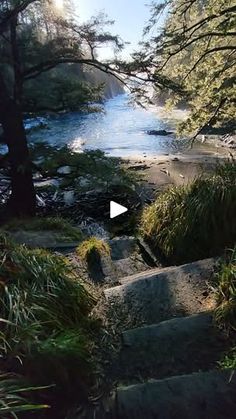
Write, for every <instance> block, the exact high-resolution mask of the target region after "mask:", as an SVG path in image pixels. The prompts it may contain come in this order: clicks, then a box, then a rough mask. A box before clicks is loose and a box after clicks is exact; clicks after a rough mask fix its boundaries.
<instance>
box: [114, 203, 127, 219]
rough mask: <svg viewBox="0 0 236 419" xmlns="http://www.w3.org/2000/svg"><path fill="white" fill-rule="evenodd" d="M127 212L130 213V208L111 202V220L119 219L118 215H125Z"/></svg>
mask: <svg viewBox="0 0 236 419" xmlns="http://www.w3.org/2000/svg"><path fill="white" fill-rule="evenodd" d="M126 211H128V208H126V207H123V205H120V204H117V202H114V201H110V218H115V217H118V215H121V214H124V212H126Z"/></svg>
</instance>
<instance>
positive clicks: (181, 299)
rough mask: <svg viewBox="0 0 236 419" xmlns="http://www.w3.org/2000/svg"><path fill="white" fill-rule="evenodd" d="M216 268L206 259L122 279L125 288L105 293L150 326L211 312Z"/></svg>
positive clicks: (109, 290) (114, 302) (121, 287)
mask: <svg viewBox="0 0 236 419" xmlns="http://www.w3.org/2000/svg"><path fill="white" fill-rule="evenodd" d="M214 265H215V260H214V259H205V260H200V261H197V262H193V263H188V264H186V265H181V266H175V267H170V268H164V269H159V268H157V269H150V270H148V271H145V272H143V273H139V274H135V275H132V276H129V277H126V278H123V279H121V280H120V282H121V285H119V286H116V287H113V288H108V289H106V290H105V291H104V293H105V297H106V299H107V300H108V302H109V303H110V304H111V305H112V304H116V305H117V304H119V305H120V306H122V308H123V309H124V310H127V312H129V314H130V315H131V316H133V317H134V318H137V317H138V318H140V321H142V322H145V323H147V324H152V323H158V322H160V321H162V320H167V319H170V318H171V317H173V316H181V315H191V314H194V313H199V312H204V311H208V310H210V309H211V308H212V307H213V305H214V302H213V298H212V295H210V294H209V289H208V285H207V282H208V280H209V279H210V277H211V275H212V273H213V270H214Z"/></svg>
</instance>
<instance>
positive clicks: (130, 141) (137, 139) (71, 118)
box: [30, 95, 185, 157]
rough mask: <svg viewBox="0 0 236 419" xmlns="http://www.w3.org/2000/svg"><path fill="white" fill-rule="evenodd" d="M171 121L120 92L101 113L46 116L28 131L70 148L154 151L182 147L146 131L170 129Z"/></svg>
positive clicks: (121, 152)
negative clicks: (38, 127) (45, 124)
mask: <svg viewBox="0 0 236 419" xmlns="http://www.w3.org/2000/svg"><path fill="white" fill-rule="evenodd" d="M175 123H176V122H175V121H174V120H170V119H167V118H164V117H163V116H160V115H158V114H157V113H155V112H153V110H144V109H142V108H140V107H136V106H133V105H131V104H130V103H129V97H128V95H120V96H117V97H115V98H113V99H110V100H108V101H107V102H106V103H105V112H104V113H92V114H80V113H76V112H75V113H67V114H63V115H59V116H58V115H57V116H54V117H51V118H50V119H49V123H48V128H47V129H41V130H40V131H37V132H35V133H32V134H31V135H30V139H31V140H33V141H35V140H46V141H48V142H49V143H50V144H53V145H58V146H61V145H64V144H68V145H69V146H70V147H71V148H72V149H73V150H75V151H78V152H81V151H82V150H83V149H97V148H99V149H101V150H103V151H105V152H107V153H109V154H110V155H113V156H124V157H125V156H130V155H142V154H144V153H145V154H147V155H155V154H159V155H161V154H165V153H169V152H171V153H175V152H178V151H181V150H183V148H184V147H185V146H184V143H183V141H181V140H178V139H175V138H174V136H172V135H171V136H163V137H161V136H153V135H148V134H147V131H148V130H154V129H155V130H160V129H165V130H167V131H172V130H174V128H175Z"/></svg>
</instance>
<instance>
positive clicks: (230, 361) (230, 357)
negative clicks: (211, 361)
mask: <svg viewBox="0 0 236 419" xmlns="http://www.w3.org/2000/svg"><path fill="white" fill-rule="evenodd" d="M219 366H220V368H222V369H230V370H236V348H232V349H231V350H230V351H229V352H228V353H227V354H225V356H224V358H223V359H222V360H221V361H219Z"/></svg>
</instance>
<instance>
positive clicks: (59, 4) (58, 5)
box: [54, 0, 64, 10]
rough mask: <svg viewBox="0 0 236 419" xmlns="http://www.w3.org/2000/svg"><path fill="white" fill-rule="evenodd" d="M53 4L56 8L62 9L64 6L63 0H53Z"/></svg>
mask: <svg viewBox="0 0 236 419" xmlns="http://www.w3.org/2000/svg"><path fill="white" fill-rule="evenodd" d="M54 2H55V6H56V8H57V9H60V10H62V9H63V7H64V1H63V0H54Z"/></svg>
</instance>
